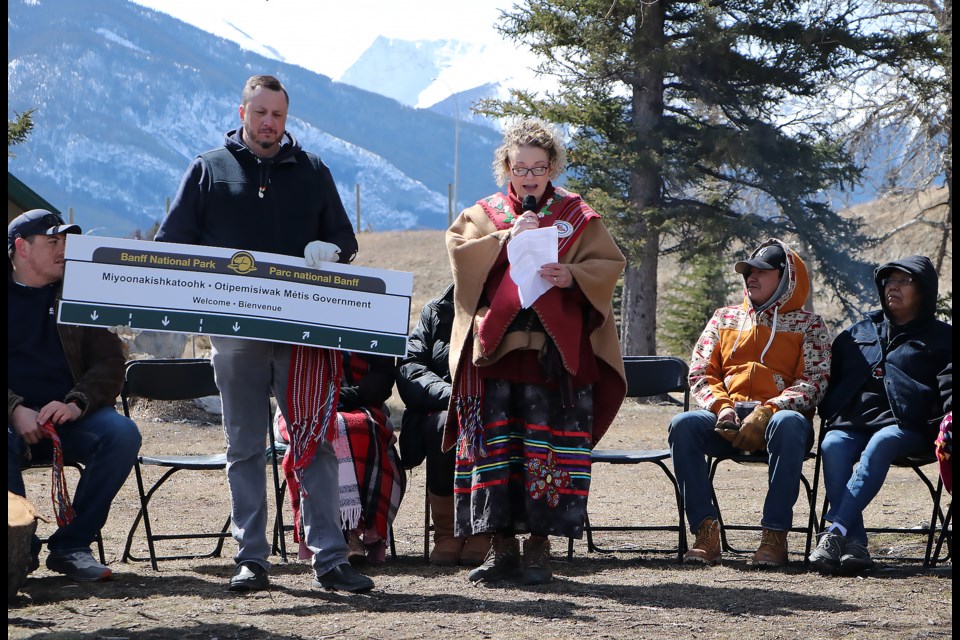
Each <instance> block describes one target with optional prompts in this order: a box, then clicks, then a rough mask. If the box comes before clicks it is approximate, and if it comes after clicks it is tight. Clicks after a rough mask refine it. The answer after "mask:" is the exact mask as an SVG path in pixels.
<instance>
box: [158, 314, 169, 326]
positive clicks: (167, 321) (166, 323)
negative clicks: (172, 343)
mask: <svg viewBox="0 0 960 640" xmlns="http://www.w3.org/2000/svg"><path fill="white" fill-rule="evenodd" d="M160 324H162V325H163V326H167V325H168V324H170V320H169V319H168V318H167V316H163V320H161V321H160Z"/></svg>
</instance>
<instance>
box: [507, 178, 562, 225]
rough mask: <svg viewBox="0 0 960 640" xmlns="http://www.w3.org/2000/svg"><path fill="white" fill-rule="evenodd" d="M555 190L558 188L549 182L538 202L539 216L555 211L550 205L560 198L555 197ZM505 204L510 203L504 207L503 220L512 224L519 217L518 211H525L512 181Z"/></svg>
mask: <svg viewBox="0 0 960 640" xmlns="http://www.w3.org/2000/svg"><path fill="white" fill-rule="evenodd" d="M555 191H556V189H554V187H553V183H552V182H548V183H547V188H546V189H545V190H544V192H543V196H542V197H541V198H540V202H538V203H537V208H538V209H539V211H537V217H539V218H543V217H545V216H549V215H553V212H552V211H550V206H551V205H552V204H554V202H555V201H557V200H560V198H554V197H553V195H554V192H555ZM505 204H508V206H505V207H504V209H503V212H504V217H503V221H504V222H506V223H510V224H512V223H513V221H514V220H516V219H517V217H518V216H517V212H520V211H523V202H522V201H521V200H520V198H519V197H518V196H517V192H516V191H515V190H514V188H513V184H512V183H511V184H508V185H507V200H506V203H505Z"/></svg>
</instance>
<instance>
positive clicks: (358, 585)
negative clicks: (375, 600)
mask: <svg viewBox="0 0 960 640" xmlns="http://www.w3.org/2000/svg"><path fill="white" fill-rule="evenodd" d="M313 584H314V585H316V586H318V587H323V588H324V589H327V590H328V591H349V592H350V593H363V592H365V591H370V589H373V580H371V579H370V578H368V577H367V576H365V575H363V574H362V573H360V572H359V571H357V570H356V569H354V568H353V567H352V566H351V565H350V563H349V562H344V563H343V564H338V565H337V566H335V567H334V568H333V569H330V571H327V572H326V573H325V574H323V575H322V576H317V579H316V580H314V582H313Z"/></svg>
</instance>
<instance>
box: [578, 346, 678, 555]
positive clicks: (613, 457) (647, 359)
mask: <svg viewBox="0 0 960 640" xmlns="http://www.w3.org/2000/svg"><path fill="white" fill-rule="evenodd" d="M623 365H624V369H625V371H626V376H627V397H628V398H646V397H651V396H658V395H663V394H666V393H670V392H681V391H682V392H683V410H684V411H688V410H689V408H690V387H689V385H688V383H687V374H688V372H689V368H688V366H687V363H686V362H684V361H683V360H681V359H680V358H677V357H675V356H624V358H623ZM669 458H670V450H669V449H653V450H646V449H594V450H593V451H592V452H591V454H590V460H591V465H597V464H640V463H642V462H649V463H652V464H655V465H656V466H658V467H659V468H660V470H661V471H663V473H664V474H665V475H666V476H667V479H669V480H670V483H671V484H672V485H673V491H674V496H675V498H676V501H677V524H676V525H631V526H626V525H605V526H600V525H595V524H592V523H591V522H590V516H589V513H588V514H587V516H586V518H585V522H584V532H585V533H586V536H587V551H588V552H592V551H601V552H613V551H618V552H627V553H656V552H664V551H669V552H670V553H674V552H675V553H676V554H677V561H678V562H682V561H683V554H684V553H685V552H686V550H687V529H686V526H685V525H684V520H685V518H684V513H683V495H682V494H681V493H680V485H679V484H678V483H677V479H676V477H675V476H674V475H673V472H672V471H671V470H670V469H669V467H667V465H666V463H665V462H664V461H665V460H668V459H669ZM594 481H596V479H594ZM588 511H589V505H588ZM596 531H676V532H677V546H676V548H669V549H663V548H639V547H630V548H618V549H604V548H601V547H600V546H598V545H597V544H596V543H595V541H594V535H593V534H594V532H596ZM567 557H568V558H572V557H573V539H572V538H571V539H570V540H569V541H568V543H567Z"/></svg>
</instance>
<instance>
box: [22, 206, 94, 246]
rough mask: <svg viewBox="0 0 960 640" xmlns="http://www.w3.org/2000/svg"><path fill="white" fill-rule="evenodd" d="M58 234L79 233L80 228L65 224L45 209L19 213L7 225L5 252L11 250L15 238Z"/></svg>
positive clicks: (57, 216) (58, 216) (57, 215)
mask: <svg viewBox="0 0 960 640" xmlns="http://www.w3.org/2000/svg"><path fill="white" fill-rule="evenodd" d="M58 233H80V227H79V226H77V225H75V224H67V223H65V222H64V221H63V218H61V217H60V215H59V214H57V213H53V212H52V211H47V210H46V209H31V210H30V211H27V212H25V213H21V214H20V215H19V216H17V217H16V218H14V219H13V220H12V221H11V222H10V224H8V225H7V251H8V252H9V251H10V250H11V249H13V243H14V241H15V240H16V239H17V238H28V237H30V236H55V235H57V234H58Z"/></svg>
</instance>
